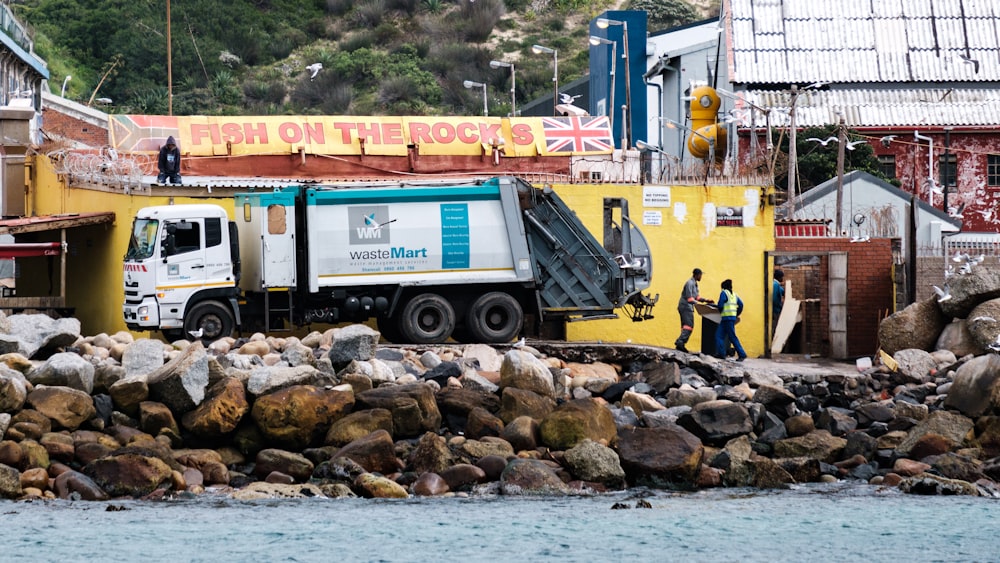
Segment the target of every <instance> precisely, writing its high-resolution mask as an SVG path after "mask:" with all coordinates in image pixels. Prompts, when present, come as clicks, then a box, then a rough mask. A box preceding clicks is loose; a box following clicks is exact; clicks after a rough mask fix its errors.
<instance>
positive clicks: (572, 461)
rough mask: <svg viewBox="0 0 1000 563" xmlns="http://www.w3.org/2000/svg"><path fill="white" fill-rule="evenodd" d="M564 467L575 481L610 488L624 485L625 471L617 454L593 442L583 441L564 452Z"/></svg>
mask: <svg viewBox="0 0 1000 563" xmlns="http://www.w3.org/2000/svg"><path fill="white" fill-rule="evenodd" d="M565 458H566V465H567V467H569V470H570V472H572V473H573V475H574V476H576V478H577V479H582V480H584V481H592V482H595V483H602V484H604V485H608V486H610V487H621V486H623V485H624V484H625V470H624V469H622V464H621V460H620V459H618V454H617V453H615V451H614V450H612V449H611V448H609V447H607V446H603V445H601V444H598V443H597V442H594V441H593V440H584V441H582V442H580V443H579V444H577V445H576V446H573V447H572V448H570V449H568V450H566V456H565Z"/></svg>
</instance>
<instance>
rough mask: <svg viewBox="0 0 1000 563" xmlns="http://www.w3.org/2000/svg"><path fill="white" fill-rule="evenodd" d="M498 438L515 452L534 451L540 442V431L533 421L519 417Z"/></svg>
mask: <svg viewBox="0 0 1000 563" xmlns="http://www.w3.org/2000/svg"><path fill="white" fill-rule="evenodd" d="M500 437H501V438H503V439H504V440H507V441H508V442H509V443H510V445H511V447H512V448H514V451H515V452H519V451H522V450H534V449H535V448H537V447H538V444H540V443H541V441H542V430H541V426H540V425H539V424H538V421H536V420H535V419H533V418H531V417H530V416H519V417H517V418H515V419H514V420H512V421H510V424H508V425H507V426H506V427H504V429H503V432H501V433H500Z"/></svg>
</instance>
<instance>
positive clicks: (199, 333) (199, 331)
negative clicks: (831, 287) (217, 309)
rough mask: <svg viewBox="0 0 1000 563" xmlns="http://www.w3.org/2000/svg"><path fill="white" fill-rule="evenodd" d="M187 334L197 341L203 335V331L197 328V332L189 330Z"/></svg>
mask: <svg viewBox="0 0 1000 563" xmlns="http://www.w3.org/2000/svg"><path fill="white" fill-rule="evenodd" d="M188 334H190V335H191V337H192V338H194V339H195V340H198V339H199V338H201V336H202V335H203V334H205V329H204V328H199V329H198V330H189V331H188Z"/></svg>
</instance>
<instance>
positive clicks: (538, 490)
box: [500, 459, 569, 496]
mask: <svg viewBox="0 0 1000 563" xmlns="http://www.w3.org/2000/svg"><path fill="white" fill-rule="evenodd" d="M500 490H501V491H503V494H505V495H508V496H528V495H566V494H569V487H567V486H566V484H565V483H563V481H562V479H560V478H559V476H558V475H556V472H555V471H554V470H553V469H552V468H551V467H549V466H548V465H546V464H545V463H544V462H542V461H539V460H537V459H513V460H511V461H510V463H508V464H507V467H506V468H505V469H504V470H503V473H502V474H501V475H500Z"/></svg>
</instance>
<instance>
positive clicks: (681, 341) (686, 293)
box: [674, 268, 712, 352]
mask: <svg viewBox="0 0 1000 563" xmlns="http://www.w3.org/2000/svg"><path fill="white" fill-rule="evenodd" d="M699 281H701V268H695V269H694V271H692V272H691V279H689V280H688V281H687V282H685V283H684V289H682V290H681V298H680V300H679V301H678V302H677V312H678V313H680V316H681V335H680V336H678V337H677V340H675V341H674V348H676V349H678V350H680V351H681V352H687V351H688V349H687V348H686V347H685V345H686V344H687V341H688V338H691V333H692V332H693V331H694V304H695V303H712V300H711V299H705V298H703V297H702V296H701V295H699V294H698V282H699Z"/></svg>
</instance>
